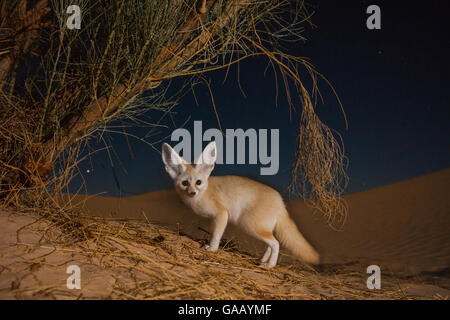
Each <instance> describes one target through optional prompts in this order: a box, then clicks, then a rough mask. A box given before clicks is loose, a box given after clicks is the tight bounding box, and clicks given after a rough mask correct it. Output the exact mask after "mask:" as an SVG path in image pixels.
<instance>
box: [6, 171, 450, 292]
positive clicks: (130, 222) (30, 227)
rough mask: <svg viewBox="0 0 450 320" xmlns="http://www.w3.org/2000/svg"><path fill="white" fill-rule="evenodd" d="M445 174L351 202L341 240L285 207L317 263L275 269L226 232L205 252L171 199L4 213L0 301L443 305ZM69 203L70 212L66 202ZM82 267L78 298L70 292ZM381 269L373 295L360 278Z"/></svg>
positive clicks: (448, 251) (198, 221)
mask: <svg viewBox="0 0 450 320" xmlns="http://www.w3.org/2000/svg"><path fill="white" fill-rule="evenodd" d="M448 190H450V170H443V171H440V172H436V173H434V174H430V175H427V176H422V177H417V178H414V179H410V180H406V181H402V182H399V183H396V184H392V185H388V186H383V187H380V188H376V189H372V190H369V191H365V192H361V193H356V194H352V195H349V196H346V197H345V198H346V200H347V202H348V204H349V216H348V221H347V223H346V225H345V227H344V230H343V231H340V232H336V231H334V230H332V229H330V228H329V227H328V226H326V224H325V223H324V222H323V220H322V218H321V217H320V216H319V215H317V214H314V213H313V212H312V210H311V209H310V208H309V207H308V206H306V204H305V203H304V202H302V201H291V202H288V203H287V207H288V210H289V212H290V214H291V216H292V217H293V219H294V220H295V222H296V223H297V225H298V227H299V230H300V231H301V232H302V233H303V234H304V235H305V237H306V238H307V239H308V240H309V241H310V242H311V243H312V244H313V245H314V246H315V247H316V248H317V250H318V251H319V253H320V254H321V257H322V264H321V265H320V266H316V267H310V266H306V265H302V264H301V263H299V262H298V261H295V260H293V259H292V258H291V257H290V256H289V253H288V252H286V251H282V255H281V259H280V261H279V265H278V266H277V267H276V268H274V269H271V270H266V269H263V268H260V267H259V266H258V260H259V258H260V256H261V255H262V253H263V249H264V248H263V246H262V245H261V244H260V243H258V242H257V241H255V240H253V239H251V238H249V237H247V236H246V235H244V234H242V233H241V232H240V231H239V230H238V229H237V228H235V227H232V226H230V227H229V228H228V229H227V232H226V233H225V236H224V240H223V243H222V247H221V249H220V250H219V251H218V252H217V253H210V252H207V251H205V250H204V249H203V248H202V245H204V244H205V243H206V241H207V239H208V231H207V230H208V229H209V227H208V221H207V220H205V219H203V218H200V217H197V216H195V215H194V214H193V213H191V212H190V211H189V210H188V209H187V208H186V207H185V206H184V205H183V204H182V203H181V202H180V201H179V200H178V198H177V196H176V194H175V193H174V192H173V191H171V190H167V191H158V192H152V193H148V194H142V195H139V196H133V197H127V198H121V199H119V198H110V197H102V196H89V197H85V196H83V197H82V196H76V197H66V198H65V201H66V205H67V206H73V204H75V203H78V204H80V203H82V204H83V207H84V209H83V212H86V215H80V216H77V217H75V218H70V219H66V220H64V219H52V218H49V217H48V216H42V215H40V214H38V213H36V212H34V213H30V212H17V211H14V210H7V211H6V210H4V211H0V298H3V299H53V298H56V299H76V298H80V299H90V298H92V299H107V298H112V299H446V298H448V297H449V296H450V268H449V267H450V232H449V231H450V197H449V196H448ZM69 200H70V201H69ZM70 265H76V266H79V268H80V270H81V289H68V288H67V284H66V283H67V279H68V277H69V276H70V274H68V273H67V272H66V271H67V267H68V266H70ZM370 265H378V266H379V267H380V269H381V289H379V290H376V289H375V290H370V289H368V288H367V285H366V280H367V278H368V277H369V276H370V275H369V274H367V273H366V269H367V267H368V266H370Z"/></svg>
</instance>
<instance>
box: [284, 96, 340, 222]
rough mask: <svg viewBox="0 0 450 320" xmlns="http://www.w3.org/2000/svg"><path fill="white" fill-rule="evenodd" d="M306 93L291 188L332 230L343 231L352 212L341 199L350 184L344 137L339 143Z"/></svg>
mask: <svg viewBox="0 0 450 320" xmlns="http://www.w3.org/2000/svg"><path fill="white" fill-rule="evenodd" d="M302 93H303V111H302V115H301V118H300V129H299V136H298V146H297V155H296V159H295V163H294V168H293V171H292V183H291V185H290V189H291V191H293V192H295V193H300V194H301V195H302V196H303V197H304V198H305V199H306V200H307V201H308V203H309V204H310V205H311V206H312V207H313V208H314V209H316V210H318V211H319V212H321V213H322V214H323V215H324V217H325V219H326V222H327V223H328V225H329V226H330V227H332V228H333V229H336V230H341V229H342V227H343V226H344V224H345V221H346V219H347V212H348V206H347V203H346V202H345V200H344V199H343V198H342V197H341V195H342V193H343V191H344V189H345V187H346V185H347V182H348V177H347V174H346V172H345V168H346V158H345V156H344V150H343V147H341V144H342V138H341V136H340V135H339V134H338V133H336V134H337V135H338V137H339V139H340V140H341V143H339V141H337V140H336V138H335V136H334V135H333V133H332V131H331V129H330V128H328V127H327V126H326V125H325V124H323V123H322V121H320V119H319V118H318V117H317V115H316V113H315V112H314V107H313V104H312V102H311V100H310V98H309V95H308V93H307V92H306V90H305V89H304V88H302ZM299 177H300V179H299Z"/></svg>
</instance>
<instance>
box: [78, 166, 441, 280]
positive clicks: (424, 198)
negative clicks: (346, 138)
mask: <svg viewBox="0 0 450 320" xmlns="http://www.w3.org/2000/svg"><path fill="white" fill-rule="evenodd" d="M449 190H450V169H447V170H443V171H440V172H436V173H433V174H430V175H427V176H422V177H417V178H414V179H410V180H406V181H402V182H399V183H395V184H392V185H387V186H383V187H379V188H376V189H372V190H369V191H364V192H360V193H355V194H352V195H349V196H346V197H345V198H346V200H347V201H348V204H349V208H350V211H349V217H348V221H347V223H346V225H345V227H344V230H343V231H341V232H336V231H333V230H332V229H330V228H329V227H328V226H326V225H325V224H324V223H323V221H322V219H321V217H320V215H318V214H316V215H315V214H314V213H313V212H312V210H311V209H310V208H309V207H308V206H306V204H305V203H304V202H303V201H291V202H289V203H287V207H288V210H289V212H290V214H291V216H292V217H293V219H294V220H295V221H296V223H297V225H298V227H299V229H300V231H301V232H302V233H303V234H304V235H305V236H306V238H307V239H309V240H310V242H311V243H312V244H313V245H314V246H315V247H316V248H317V249H318V251H319V252H320V253H321V256H322V259H323V262H324V263H325V264H329V263H331V264H333V263H339V264H340V263H347V262H352V261H359V262H361V263H365V264H367V265H370V264H378V265H379V266H380V267H381V269H382V270H383V269H384V270H389V271H393V272H402V274H417V273H421V272H431V273H443V274H446V273H447V275H448V269H449V267H450V232H449V231H450V197H449V196H450V195H449ZM86 205H87V208H88V210H89V212H90V213H91V214H93V215H96V216H102V217H114V218H125V219H148V220H149V221H150V222H154V223H159V224H163V225H166V226H169V227H170V228H172V229H180V230H182V231H183V232H185V233H187V234H189V235H191V236H194V237H196V238H202V237H207V236H208V235H207V234H206V233H205V232H204V231H202V230H200V229H199V227H200V228H203V229H209V228H208V225H209V223H208V221H207V220H206V219H203V218H200V217H198V216H196V215H194V214H193V213H192V212H190V210H189V209H188V208H186V207H185V206H184V204H183V203H181V201H180V200H179V199H178V197H177V195H176V194H175V192H174V191H173V190H164V191H158V192H151V193H147V194H142V195H138V196H132V197H127V198H121V199H119V198H112V197H100V196H95V197H90V198H89V199H87V201H86ZM225 237H226V238H234V239H237V240H238V241H239V244H240V246H241V248H243V249H244V250H246V251H249V252H251V253H255V254H261V253H262V250H263V246H262V244H261V243H259V242H258V241H256V240H253V239H252V238H250V237H248V236H246V235H244V234H242V233H241V232H240V231H239V230H238V229H237V228H235V227H232V226H230V227H229V228H228V230H227V232H226V233H225ZM282 259H287V258H286V257H283V258H282Z"/></svg>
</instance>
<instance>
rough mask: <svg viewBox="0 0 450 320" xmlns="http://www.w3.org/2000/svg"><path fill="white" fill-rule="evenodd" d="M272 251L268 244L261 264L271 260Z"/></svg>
mask: <svg viewBox="0 0 450 320" xmlns="http://www.w3.org/2000/svg"><path fill="white" fill-rule="evenodd" d="M271 253H272V249H271V248H270V247H269V246H267V250H266V253H264V255H263V257H262V258H261V264H265V263H266V262H267V261H268V260H269V258H270V254H271Z"/></svg>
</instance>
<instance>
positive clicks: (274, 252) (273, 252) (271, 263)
mask: <svg viewBox="0 0 450 320" xmlns="http://www.w3.org/2000/svg"><path fill="white" fill-rule="evenodd" d="M257 235H258V238H259V239H260V240H262V241H264V242H265V243H266V244H267V245H268V246H269V247H268V248H267V250H266V253H265V254H264V256H263V259H264V258H266V259H268V262H267V261H261V262H262V265H263V266H264V267H268V268H273V267H275V266H276V264H277V260H278V254H279V251H280V243H279V242H278V240H277V239H275V237H274V236H273V234H272V232H270V231H264V232H259V233H258V234H257ZM269 249H270V251H269ZM266 255H267V256H269V257H266Z"/></svg>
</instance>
